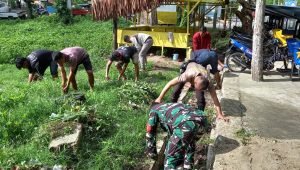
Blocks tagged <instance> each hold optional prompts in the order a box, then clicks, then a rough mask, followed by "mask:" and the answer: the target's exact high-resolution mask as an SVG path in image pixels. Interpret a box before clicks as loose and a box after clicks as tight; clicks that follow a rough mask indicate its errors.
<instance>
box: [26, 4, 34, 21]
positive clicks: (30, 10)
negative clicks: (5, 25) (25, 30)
mask: <svg viewBox="0 0 300 170" xmlns="http://www.w3.org/2000/svg"><path fill="white" fill-rule="evenodd" d="M32 2H33V1H32V0H25V3H26V6H27V14H28V18H30V19H32V18H33V11H32Z"/></svg>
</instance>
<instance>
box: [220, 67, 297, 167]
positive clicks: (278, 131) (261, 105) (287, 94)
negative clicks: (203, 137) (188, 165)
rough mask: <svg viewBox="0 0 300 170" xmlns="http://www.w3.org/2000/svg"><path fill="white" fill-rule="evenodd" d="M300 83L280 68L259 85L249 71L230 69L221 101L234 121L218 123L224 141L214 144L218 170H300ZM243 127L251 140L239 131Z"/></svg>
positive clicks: (225, 79) (265, 76)
mask: <svg viewBox="0 0 300 170" xmlns="http://www.w3.org/2000/svg"><path fill="white" fill-rule="evenodd" d="M299 87H300V83H299V82H294V81H290V79H289V76H288V75H283V74H280V73H278V72H276V71H271V72H267V73H265V74H264V81H263V82H259V83H258V82H254V81H252V79H251V74H250V71H248V72H244V73H232V72H228V73H227V74H226V76H225V78H224V81H223V98H222V101H223V104H224V105H225V108H224V107H223V108H224V109H225V114H226V115H227V116H229V119H230V122H229V123H223V122H219V123H218V124H217V126H218V128H217V130H216V132H217V133H216V134H217V135H220V136H222V138H223V139H221V140H218V141H219V144H216V146H217V148H216V157H215V164H214V169H215V170H252V169H253V170H261V169H262V170H300V161H299V160H300V131H299V125H300V116H299V115H300V111H299V102H300V95H299V93H298V92H299V90H298V89H299ZM221 103H222V102H221ZM241 128H243V129H245V131H247V133H249V134H251V135H250V136H249V137H248V138H249V141H246V142H243V137H241V136H238V135H237V134H236V133H237V132H238V131H239V130H241ZM224 136H225V137H224ZM242 136H247V134H242Z"/></svg>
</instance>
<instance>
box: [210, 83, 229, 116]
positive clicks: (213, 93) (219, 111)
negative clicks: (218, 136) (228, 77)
mask: <svg viewBox="0 0 300 170" xmlns="http://www.w3.org/2000/svg"><path fill="white" fill-rule="evenodd" d="M209 93H210V95H211V98H212V99H213V102H214V105H215V108H216V112H217V119H223V120H225V121H227V120H228V119H227V118H225V116H224V113H223V112H222V108H221V104H220V102H219V99H218V97H217V93H216V90H215V88H214V87H210V88H209Z"/></svg>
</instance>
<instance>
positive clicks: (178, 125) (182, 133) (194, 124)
mask: <svg viewBox="0 0 300 170" xmlns="http://www.w3.org/2000/svg"><path fill="white" fill-rule="evenodd" d="M158 123H160V125H161V127H162V128H163V129H165V130H166V131H167V132H168V136H169V141H168V144H167V147H166V150H165V163H164V164H165V165H164V169H177V168H182V165H183V168H185V169H192V167H193V163H194V151H195V141H196V140H195V137H196V134H197V132H198V131H199V128H202V129H207V128H208V127H209V126H208V122H207V119H206V116H205V115H204V112H203V111H201V110H195V109H193V108H192V107H191V106H189V105H185V104H182V103H166V104H163V103H161V104H157V103H156V104H155V105H153V106H152V107H151V111H150V114H149V120H148V123H147V134H146V142H147V150H146V152H147V154H148V156H149V157H151V158H155V157H156V156H157V150H156V130H157V125H158Z"/></svg>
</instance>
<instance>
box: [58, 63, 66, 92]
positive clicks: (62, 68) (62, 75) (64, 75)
mask: <svg viewBox="0 0 300 170" xmlns="http://www.w3.org/2000/svg"><path fill="white" fill-rule="evenodd" d="M57 64H58V66H59V69H60V74H61V79H62V83H61V87H62V88H64V87H65V85H66V81H67V75H66V70H65V67H64V64H63V63H59V62H58V63H57Z"/></svg>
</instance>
